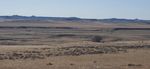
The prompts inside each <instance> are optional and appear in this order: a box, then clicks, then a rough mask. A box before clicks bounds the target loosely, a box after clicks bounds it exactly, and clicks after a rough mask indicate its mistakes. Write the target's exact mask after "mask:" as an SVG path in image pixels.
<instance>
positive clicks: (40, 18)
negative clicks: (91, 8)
mask: <svg viewBox="0 0 150 69" xmlns="http://www.w3.org/2000/svg"><path fill="white" fill-rule="evenodd" d="M0 20H3V21H7V20H11V21H21V20H24V21H25V20H27V21H28V20H30V21H32V20H33V21H49V20H54V21H72V22H73V21H74V22H101V23H146V24H150V20H142V19H120V18H108V19H86V18H78V17H44V16H19V15H12V16H0Z"/></svg>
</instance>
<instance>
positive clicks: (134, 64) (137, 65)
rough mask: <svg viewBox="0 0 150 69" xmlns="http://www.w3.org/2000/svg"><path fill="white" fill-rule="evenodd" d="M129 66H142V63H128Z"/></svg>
mask: <svg viewBox="0 0 150 69" xmlns="http://www.w3.org/2000/svg"><path fill="white" fill-rule="evenodd" d="M128 66H131V67H132V66H142V64H128Z"/></svg>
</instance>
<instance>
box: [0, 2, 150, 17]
mask: <svg viewBox="0 0 150 69" xmlns="http://www.w3.org/2000/svg"><path fill="white" fill-rule="evenodd" d="M0 15H25V16H31V15H36V16H53V17H81V18H99V19H101V18H139V19H150V0H0Z"/></svg>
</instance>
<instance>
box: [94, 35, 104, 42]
mask: <svg viewBox="0 0 150 69" xmlns="http://www.w3.org/2000/svg"><path fill="white" fill-rule="evenodd" d="M92 42H102V37H101V36H93V37H92Z"/></svg>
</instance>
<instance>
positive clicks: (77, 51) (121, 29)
mask: <svg viewBox="0 0 150 69" xmlns="http://www.w3.org/2000/svg"><path fill="white" fill-rule="evenodd" d="M16 17H19V16H16ZM35 18H36V17H35ZM63 19H65V20H62V19H61V18H58V19H57V18H53V19H48V18H45V20H43V19H32V20H30V19H27V18H26V19H25V20H23V19H18V18H17V19H11V18H5V19H3V18H0V69H150V60H149V59H150V24H148V23H140V22H135V21H133V22H134V23H132V20H131V21H130V23H119V22H117V23H114V22H112V23H107V21H106V22H105V21H99V20H92V19H91V20H88V19H87V20H86V19H85V20H84V19H83V20H82V19H77V18H63ZM110 22H111V21H110Z"/></svg>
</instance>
